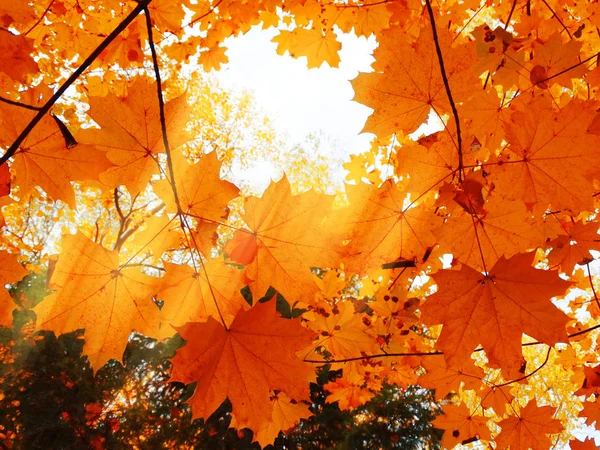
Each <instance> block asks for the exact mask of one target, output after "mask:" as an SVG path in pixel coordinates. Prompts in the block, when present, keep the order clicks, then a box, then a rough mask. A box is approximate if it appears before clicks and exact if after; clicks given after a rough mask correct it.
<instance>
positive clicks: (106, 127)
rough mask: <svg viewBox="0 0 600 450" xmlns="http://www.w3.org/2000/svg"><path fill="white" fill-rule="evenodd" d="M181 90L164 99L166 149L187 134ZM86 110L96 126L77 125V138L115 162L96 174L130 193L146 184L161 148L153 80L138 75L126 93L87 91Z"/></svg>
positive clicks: (161, 150)
mask: <svg viewBox="0 0 600 450" xmlns="http://www.w3.org/2000/svg"><path fill="white" fill-rule="evenodd" d="M186 111H187V103H186V99H185V96H180V97H177V98H176V99H173V100H171V101H170V102H167V103H166V105H165V121H166V126H167V133H168V137H169V143H170V146H171V148H172V149H175V148H177V147H179V146H180V145H181V144H183V143H185V142H186V141H187V139H188V135H187V133H186V132H185V131H184V127H185V125H186V124H187V120H188V117H187V112H186ZM88 114H89V115H90V117H91V118H92V119H94V121H95V122H96V123H97V124H98V125H100V128H101V129H100V130H83V131H81V132H79V133H78V134H77V138H78V140H79V141H80V142H83V143H86V144H92V145H95V146H96V147H97V148H99V149H101V150H104V151H106V152H107V153H106V154H107V156H108V159H110V161H111V162H113V163H114V164H116V166H117V167H114V168H112V169H110V170H107V171H106V172H105V173H103V174H102V175H101V177H100V180H101V181H102V182H103V183H104V184H106V186H107V187H108V188H109V189H112V188H115V187H117V186H119V185H125V186H126V187H127V189H128V190H129V192H130V193H131V194H132V195H137V194H138V193H139V192H141V191H143V190H144V189H145V187H146V184H147V183H148V181H150V177H151V176H152V175H153V174H157V173H159V164H158V160H157V157H158V154H159V153H161V152H164V151H165V148H164V144H163V137H162V130H161V127H160V120H159V116H160V114H159V107H158V102H157V100H156V83H154V84H152V83H149V82H148V81H145V80H143V79H138V80H137V81H136V83H135V84H134V85H133V86H132V87H131V88H130V89H129V92H128V95H127V97H125V98H124V99H121V98H119V97H117V96H116V95H107V96H106V97H90V110H89V111H88Z"/></svg>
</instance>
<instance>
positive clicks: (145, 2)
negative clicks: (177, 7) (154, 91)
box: [0, 0, 152, 166]
mask: <svg viewBox="0 0 600 450" xmlns="http://www.w3.org/2000/svg"><path fill="white" fill-rule="evenodd" d="M151 1H152V0H140V2H139V3H138V4H137V6H136V7H135V8H134V9H133V10H132V11H131V12H130V13H129V14H128V15H127V17H125V19H123V21H122V22H121V23H120V24H119V25H117V27H116V28H115V29H114V30H113V31H112V33H110V34H109V35H108V36H106V38H105V39H104V40H103V41H102V42H101V43H100V45H98V47H96V49H95V50H94V51H93V52H92V53H91V54H90V55H89V56H88V57H87V58H86V59H85V61H83V63H82V64H81V65H80V66H79V67H78V68H77V70H75V72H73V73H72V74H71V76H70V77H69V78H67V80H66V81H65V82H64V83H63V84H62V85H61V86H60V87H59V88H58V89H57V90H56V92H55V93H54V95H52V97H50V99H49V100H48V101H47V102H46V103H45V104H44V105H43V106H42V107H41V108H40V109H39V111H38V113H37V114H36V115H35V116H34V117H33V119H31V121H30V122H29V123H28V124H27V126H26V127H25V128H24V129H23V131H21V134H19V136H18V137H17V139H15V141H14V142H13V143H12V145H11V146H10V147H9V148H8V150H7V151H6V153H4V155H2V157H0V166H1V165H2V164H4V163H6V161H8V160H9V159H10V158H12V156H13V155H14V154H15V153H16V151H17V150H18V148H19V146H20V145H21V144H22V143H23V141H24V140H25V139H26V138H27V136H29V133H31V131H32V130H33V129H34V128H35V126H36V125H37V124H38V123H39V122H40V120H42V118H43V117H44V116H45V115H46V113H48V111H50V109H51V108H52V107H53V106H54V104H55V103H56V101H57V100H58V99H59V98H60V97H61V96H62V95H63V94H64V93H65V91H66V90H67V89H69V87H70V86H71V85H72V84H73V83H74V82H75V81H77V79H78V78H79V77H80V76H81V74H82V73H83V72H85V71H86V69H87V68H88V67H89V66H90V65H92V63H93V62H94V61H95V60H96V58H98V56H100V54H101V53H102V52H103V51H104V50H105V49H106V47H108V46H109V45H110V43H111V42H112V41H114V40H115V38H116V37H117V36H118V35H119V34H121V32H122V31H123V30H125V28H127V26H128V25H129V24H130V23H131V22H133V20H134V19H135V18H136V17H137V16H138V14H139V13H140V12H141V11H143V10H144V8H146V6H147V5H148V4H149V3H150V2H151Z"/></svg>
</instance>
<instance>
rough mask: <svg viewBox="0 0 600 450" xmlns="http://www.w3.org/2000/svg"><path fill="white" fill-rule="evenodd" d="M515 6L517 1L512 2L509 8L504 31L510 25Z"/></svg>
mask: <svg viewBox="0 0 600 450" xmlns="http://www.w3.org/2000/svg"><path fill="white" fill-rule="evenodd" d="M515 6H517V0H513V4H512V8H510V12H509V13H508V18H507V19H506V25H504V29H505V30H506V29H507V28H508V26H509V25H510V19H511V18H512V15H513V13H514V12H515Z"/></svg>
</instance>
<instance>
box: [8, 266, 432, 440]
mask: <svg viewBox="0 0 600 450" xmlns="http://www.w3.org/2000/svg"><path fill="white" fill-rule="evenodd" d="M36 278H37V279H39V278H41V277H39V276H38V277H29V278H28V279H27V280H25V281H23V282H21V283H19V286H18V287H17V290H16V292H17V291H18V290H22V289H25V290H26V291H27V292H28V293H30V294H31V293H35V291H36V290H35V288H32V286H31V283H28V282H27V281H32V280H35V279H36ZM34 295H35V294H34ZM30 315H31V313H29V314H27V313H24V312H21V311H16V312H15V327H14V329H12V330H11V329H7V328H5V329H3V334H2V336H0V348H1V349H2V357H1V359H0V379H1V380H2V386H3V390H2V393H3V396H2V398H0V408H1V409H2V411H3V416H2V418H1V419H0V445H1V446H2V448H12V449H20V448H23V449H47V448H52V449H66V448H69V449H82V450H83V449H91V448H94V449H100V448H110V449H130V448H139V449H157V448H179V449H184V448H185V449H187V448H189V449H192V448H215V449H217V448H223V449H224V448H228V449H239V450H242V449H248V450H251V449H253V450H256V449H260V446H259V445H258V444H257V443H256V442H253V439H252V432H251V431H250V430H240V431H236V430H235V429H233V428H231V427H230V423H231V419H232V416H231V404H230V403H229V401H225V402H223V404H222V405H221V406H220V407H219V408H217V410H216V411H215V412H214V413H213V414H212V415H211V416H210V417H209V418H208V419H207V420H206V421H205V420H203V419H197V420H194V421H192V420H191V417H192V414H191V410H190V407H189V405H187V404H186V403H185V401H186V399H188V398H189V397H190V396H191V395H192V393H193V391H194V386H193V385H187V386H186V385H183V384H181V383H169V377H170V369H171V365H170V363H169V361H168V358H171V357H173V355H174V354H175V351H176V349H177V348H178V347H180V346H181V345H182V344H183V343H182V342H181V340H179V339H177V337H175V338H173V339H170V340H168V341H166V342H157V341H156V340H153V339H149V338H146V337H144V336H142V335H139V334H134V335H132V337H131V339H130V341H129V343H128V345H127V348H126V350H125V353H124V355H123V363H122V364H121V363H120V362H117V361H115V360H112V361H110V362H109V363H107V364H106V365H105V366H103V367H102V368H101V369H100V370H98V371H97V372H96V373H95V374H94V371H93V370H92V367H91V366H90V363H89V360H88V359H87V358H85V356H84V355H83V354H82V349H83V342H84V340H83V333H82V332H81V331H78V332H74V333H68V334H63V335H61V336H59V337H58V338H56V336H55V335H54V334H53V333H49V332H41V333H33V328H32V327H30V326H28V322H29V320H30V319H31V317H28V316H30ZM340 372H341V371H337V372H335V371H330V370H329V367H328V366H324V367H323V368H322V369H321V370H320V371H319V374H318V378H317V380H316V382H315V383H313V384H311V394H310V398H311V405H310V409H311V411H312V412H314V415H313V416H311V417H310V418H309V419H307V420H303V421H302V422H300V423H299V424H298V426H296V427H295V428H294V429H293V430H291V431H290V432H289V433H288V434H287V436H286V435H284V434H283V433H280V434H279V436H277V438H276V439H275V442H274V443H273V445H272V446H268V448H269V449H270V450H275V449H315V450H316V449H322V448H333V447H334V446H335V447H337V448H348V449H353V448H381V447H382V446H383V447H384V448H399V449H411V448H415V449H416V448H420V446H421V445H427V444H429V445H431V446H432V448H435V446H436V444H437V443H438V441H439V431H440V430H435V429H434V428H433V425H432V421H433V419H434V418H435V416H436V415H437V414H439V407H437V405H436V404H435V402H434V400H433V396H432V394H431V393H430V392H428V391H425V390H423V389H421V388H416V387H410V388H408V389H407V390H405V391H399V390H398V388H397V387H395V386H385V387H384V389H383V390H382V391H381V392H380V393H379V394H378V395H377V396H376V397H375V398H373V399H372V400H370V401H369V402H367V403H366V404H365V405H362V406H361V407H360V408H358V409H355V410H354V411H352V412H350V411H348V410H340V408H339V407H338V404H337V403H327V392H326V391H325V390H324V389H323V386H324V385H325V384H327V383H328V382H331V381H334V380H335V379H336V378H337V377H339V376H340Z"/></svg>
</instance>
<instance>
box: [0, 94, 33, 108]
mask: <svg viewBox="0 0 600 450" xmlns="http://www.w3.org/2000/svg"><path fill="white" fill-rule="evenodd" d="M0 102H3V103H8V104H9V105H13V106H19V107H20V108H25V109H30V110H32V111H39V110H40V109H41V108H40V107H39V106H31V105H27V104H25V103H21V102H17V101H16V100H11V99H10V98H5V97H0Z"/></svg>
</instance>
